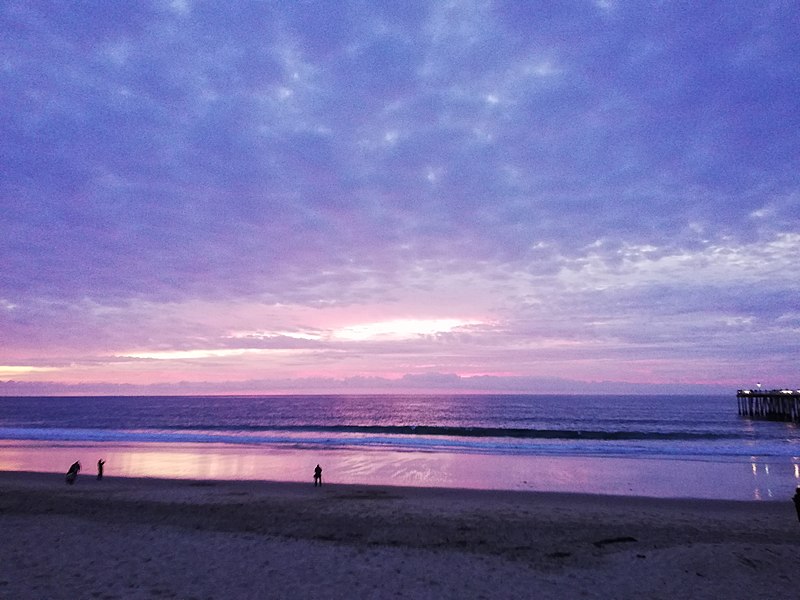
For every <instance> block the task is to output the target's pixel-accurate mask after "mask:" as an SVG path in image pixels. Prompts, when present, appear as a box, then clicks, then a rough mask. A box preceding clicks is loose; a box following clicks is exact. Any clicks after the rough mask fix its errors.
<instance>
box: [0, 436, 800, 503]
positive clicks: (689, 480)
mask: <svg viewBox="0 0 800 600" xmlns="http://www.w3.org/2000/svg"><path fill="white" fill-rule="evenodd" d="M100 458H102V459H104V460H106V466H105V472H106V475H108V476H121V477H154V478H162V479H198V480H209V481H211V480H214V481H216V480H220V481H224V480H227V481H238V480H247V481H251V480H252V481H262V480H269V481H287V482H290V481H293V482H305V481H308V482H310V481H311V479H312V473H313V469H314V466H315V465H316V464H318V463H319V464H321V465H322V468H323V470H324V477H325V478H326V479H329V480H330V481H331V482H334V481H335V482H337V483H344V484H357V485H364V484H378V485H389V486H410V487H425V488H427V487H431V488H458V489H484V490H519V491H532V492H576V493H589V494H601V495H618V496H643V497H658V498H676V497H678V498H708V499H728V500H760V501H767V502H774V501H783V500H785V499H788V498H790V497H791V496H792V495H793V493H794V490H795V487H796V486H797V485H798V484H800V465H798V462H797V459H795V458H784V457H763V458H762V457H751V458H749V459H747V460H745V459H743V458H742V459H739V460H731V459H730V458H729V457H725V458H724V459H715V458H714V457H707V456H704V457H702V458H701V459H698V458H697V457H681V456H671V457H650V456H643V457H618V456H559V455H535V456H531V455H503V454H499V455H485V454H471V453H453V452H410V451H402V452H400V451H392V450H382V449H371V450H364V451H353V450H336V449H328V450H312V449H292V448H276V447H260V446H247V445H230V444H208V443H206V444H189V443H184V444H177V443H172V444H158V443H136V444H131V443H128V442H124V443H113V442H58V443H53V442H45V443H43V442H39V441H26V440H0V470H3V471H32V472H42V473H65V472H66V470H67V468H68V467H69V465H70V464H72V463H73V462H74V461H75V460H80V461H81V462H82V465H83V474H84V475H89V474H91V473H94V472H95V463H96V461H97V460H98V459H100Z"/></svg>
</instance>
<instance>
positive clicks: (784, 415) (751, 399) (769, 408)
mask: <svg viewBox="0 0 800 600" xmlns="http://www.w3.org/2000/svg"><path fill="white" fill-rule="evenodd" d="M736 399H737V400H738V402H739V414H740V415H741V416H743V417H751V418H753V419H769V420H770V421H793V422H794V423H800V390H762V389H757V390H738V391H737V392H736Z"/></svg>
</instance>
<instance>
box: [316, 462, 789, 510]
mask: <svg viewBox="0 0 800 600" xmlns="http://www.w3.org/2000/svg"><path fill="white" fill-rule="evenodd" d="M317 484H319V485H322V467H320V466H319V465H317V467H316V468H315V469H314V487H317ZM798 510H800V509H798Z"/></svg>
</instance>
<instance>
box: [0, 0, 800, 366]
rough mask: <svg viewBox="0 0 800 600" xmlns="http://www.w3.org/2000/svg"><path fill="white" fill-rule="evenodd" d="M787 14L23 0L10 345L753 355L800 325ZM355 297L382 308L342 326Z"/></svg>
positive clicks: (11, 211) (8, 115)
mask: <svg viewBox="0 0 800 600" xmlns="http://www.w3.org/2000/svg"><path fill="white" fill-rule="evenodd" d="M797 17H798V14H797V9H796V8H795V7H792V6H788V5H786V4H785V3H780V2H776V3H766V4H765V3H762V4H760V5H759V7H743V6H737V8H736V9H735V10H722V9H719V8H713V7H711V8H708V7H703V6H692V7H687V6H684V5H660V6H658V7H649V6H644V5H637V4H633V5H630V4H621V3H616V2H595V3H584V4H580V3H573V4H558V5H552V4H548V3H529V2H515V1H500V0H498V1H492V2H489V1H487V2H480V3H474V2H448V3H436V2H430V3H425V2H422V3H414V4H413V6H412V5H409V4H407V3H393V2H386V3H383V2H378V3H369V4H368V5H366V4H363V3H360V2H346V3H335V4H332V3H321V2H319V3H318V2H311V3H296V4H292V5H287V6H284V5H280V6H279V5H273V4H269V3H255V4H230V5H226V6H224V7H219V6H213V7H212V6H210V5H207V4H205V3H193V2H153V3H136V4H114V5H109V4H105V3H85V4H81V5H80V6H50V7H48V8H47V10H45V9H44V8H42V7H39V6H36V5H31V4H27V3H22V2H12V3H8V4H6V5H5V6H4V7H3V8H2V9H0V29H2V31H3V32H4V34H5V35H4V36H3V41H2V42H0V44H1V45H0V48H2V55H3V62H2V64H0V83H1V84H2V85H0V89H2V92H0V100H2V102H0V122H2V123H3V131H4V135H3V139H2V140H0V160H2V164H3V165H4V171H3V176H2V178H1V179H0V204H1V205H2V208H3V219H2V220H0V257H2V271H3V280H2V284H0V299H2V301H1V302H0V328H2V331H3V335H4V338H5V339H4V345H5V350H3V354H4V355H5V360H7V361H8V360H10V359H12V358H13V359H14V361H17V362H20V363H25V362H26V360H27V359H31V358H36V359H43V358H45V357H53V358H54V359H55V358H58V360H68V357H69V356H70V355H74V356H76V357H97V356H98V355H102V356H115V355H119V354H121V353H124V352H167V353H170V352H190V351H197V350H201V349H204V348H205V349H211V350H213V349H215V348H218V349H231V346H230V344H231V339H230V333H231V332H232V331H285V332H289V331H307V330H309V329H308V328H309V327H311V329H313V330H314V331H319V332H321V335H325V334H327V335H330V332H332V331H334V330H336V328H337V327H339V328H340V330H343V329H342V328H348V327H349V328H351V330H354V328H359V327H361V328H363V327H366V326H367V324H369V323H378V322H400V321H402V320H413V319H416V320H418V321H425V320H436V319H456V320H464V321H469V320H470V319H480V320H482V321H483V322H491V323H493V324H494V326H493V327H492V328H490V329H489V330H486V331H469V332H461V333H462V334H463V335H462V337H460V338H458V339H461V340H462V341H463V340H467V339H469V340H472V341H473V342H474V341H475V340H480V342H479V343H480V344H487V346H486V347H491V348H497V349H498V353H499V349H503V353H502V355H503V358H502V360H499V359H497V357H496V356H495V355H493V354H492V355H490V356H487V357H485V358H484V359H482V358H481V357H480V356H479V353H477V352H475V353H474V354H473V350H474V348H469V351H467V349H464V350H463V352H465V353H467V354H469V355H470V359H469V360H467V359H462V362H461V363H459V365H458V367H459V369H469V372H471V373H472V372H478V371H481V369H482V367H481V362H482V360H483V361H484V362H486V369H484V370H491V369H496V368H498V365H499V364H501V363H502V362H503V361H506V362H510V363H512V364H514V363H517V362H518V363H519V364H524V365H526V368H528V369H533V370H536V369H537V368H538V367H537V366H536V364H535V360H534V359H532V358H531V356H536V353H535V352H534V351H533V350H532V349H533V348H535V347H536V346H537V345H538V344H542V343H543V340H550V341H552V340H583V341H584V342H585V343H584V344H583V346H582V349H581V350H580V351H578V350H577V349H576V348H575V347H573V348H572V349H571V350H570V352H574V353H575V354H574V356H576V357H580V356H586V357H589V356H594V357H595V358H596V359H598V360H600V359H601V358H602V354H601V353H606V354H610V355H613V356H615V357H618V360H623V358H624V357H626V356H628V357H635V356H636V354H635V353H637V352H646V353H648V355H650V354H652V355H654V356H656V355H658V356H663V357H665V358H669V359H670V360H677V359H678V356H679V355H680V353H681V352H682V353H684V354H685V355H690V354H691V355H693V356H696V354H702V355H704V356H707V357H708V359H709V361H713V360H717V361H718V362H719V364H722V365H734V366H728V367H726V368H727V369H728V370H729V371H735V370H736V369H739V368H741V366H742V364H743V359H742V358H741V357H740V356H739V355H740V354H741V351H740V350H739V349H738V348H739V347H738V346H737V343H736V341H735V340H736V337H737V336H745V335H755V332H756V331H759V330H760V331H768V332H770V335H774V336H776V337H777V338H779V339H781V340H784V342H782V343H781V344H779V346H778V347H779V348H781V349H784V348H785V347H788V346H790V345H791V344H792V343H796V341H797V328H796V325H793V324H792V323H794V322H793V321H791V319H789V320H787V317H786V315H788V314H790V313H791V311H790V310H789V308H788V307H787V306H786V300H785V298H788V297H791V294H793V293H795V292H796V284H794V283H793V282H794V281H797V280H798V279H797V275H798V274H797V273H796V269H797V268H796V266H795V262H796V261H795V260H794V257H795V256H796V253H797V250H798V240H797V231H798V224H800V203H799V202H798V197H797V189H798V183H800V181H798V177H800V176H798V172H797V169H796V168H795V167H796V158H797V156H798V151H800V148H798V143H797V136H796V135H794V132H795V131H796V130H798V128H800V127H799V126H800V121H799V120H800V116H798V115H800V110H798V109H800V106H798V98H800V80H798V78H797V77H796V52H795V51H794V48H795V47H794V40H795V37H796V32H795V31H794V29H793V28H792V23H794V22H796V20H797ZM756 288H759V289H760V290H762V291H761V293H758V294H754V293H752V290H754V289H756ZM715 299H716V300H715ZM201 306H202V307H205V309H206V312H205V313H203V312H202V311H200V312H197V309H198V307H201ZM243 307H246V309H244V308H243ZM253 307H260V308H259V309H258V310H256V309H255V308H253ZM276 307H278V308H276ZM280 307H283V308H280ZM358 309H362V310H366V311H369V312H371V313H373V314H370V315H366V316H365V318H363V319H360V320H359V319H356V318H350V319H349V320H348V319H346V322H336V323H326V322H325V320H326V319H336V318H339V317H341V316H342V313H340V312H337V311H340V310H352V311H354V312H357V310H358ZM238 310H246V311H247V312H248V316H247V317H240V316H237V315H236V312H237V311H238ZM183 311H187V312H183ZM259 311H260V314H261V315H262V316H263V321H262V320H259V319H258V318H256V317H255V316H254V315H255V314H256V313H258V312H259ZM309 311H311V313H313V312H314V311H317V316H318V318H313V319H312V321H314V322H313V324H311V325H310V323H311V321H304V319H306V318H308V315H309V314H311V313H310V312H309ZM292 314H294V316H292ZM297 315H303V316H302V317H299V316H297ZM272 319H275V320H276V321H275V322H272V321H271V320H272ZM644 324H647V326H645V325H644ZM698 331H702V332H704V335H706V336H709V337H712V338H713V339H714V342H713V343H711V344H708V343H706V344H705V345H701V344H700V343H699V342H698V340H697V335H696V332H698ZM467 333H468V335H467ZM648 335H649V336H650V337H649V343H647V340H648ZM526 336H527V337H526ZM291 339H294V341H293V342H292V341H291ZM598 340H599V341H600V342H601V343H600V345H599V346H595V344H596V343H598ZM397 341H399V342H402V340H397ZM251 342H252V343H253V344H255V343H256V341H255V340H251ZM301 342H302V343H308V342H309V340H304V341H302V340H301ZM301 342H298V340H297V339H296V338H292V336H290V335H284V336H279V337H278V338H277V339H273V340H272V341H268V340H267V339H261V340H260V341H259V342H258V343H261V344H267V343H273V344H276V343H280V344H287V345H288V344H291V343H294V344H297V343H301ZM548 343H549V342H548ZM545 345H546V344H545ZM465 348H466V347H465ZM520 348H522V350H521V349H520ZM591 348H595V350H594V351H592V350H590V349H591ZM600 348H602V350H601V349H600ZM354 352H356V356H358V352H360V350H354ZM407 352H408V349H407V348H406V347H404V348H403V350H402V352H401V354H403V355H406V353H407ZM428 352H429V351H425V352H422V353H421V354H420V357H419V360H418V363H419V364H430V362H431V361H430V360H429V359H430V355H429V353H428ZM506 352H507V353H506ZM515 352H519V353H521V354H519V355H516V354H515ZM565 352H566V351H565ZM592 352H594V353H593V354H592ZM526 353H527V354H526ZM587 353H588V354H587ZM388 354H391V351H390V350H387V356H388ZM774 354H775V356H774V357H773V359H774V360H779V359H778V358H777V354H778V352H777V351H776V352H775V353H774ZM336 355H337V356H346V355H347V351H346V350H344V349H342V348H337V349H336ZM540 358H541V357H540ZM337 360H339V359H337ZM353 360H354V362H356V363H358V365H357V367H355V366H354V367H353V368H355V369H357V370H358V372H359V373H366V372H369V369H368V367H367V366H366V365H365V363H362V362H360V359H356V358H354V359H353ZM576 360H577V358H576ZM11 362H13V361H11ZM34 362H35V361H34ZM78 362H80V361H78ZM342 362H343V363H346V362H347V361H346V360H344V361H342ZM389 362H390V361H389V360H388V358H387V359H386V361H385V363H382V366H383V368H387V369H389V368H391V369H392V373H400V374H402V373H405V372H413V367H414V364H406V363H398V364H397V365H395V367H393V368H392V367H390V366H389ZM734 363H735V364H734ZM578 364H579V363H577V362H576V363H575V365H578ZM780 364H781V365H784V364H785V363H784V361H780ZM489 365H491V369H490V366H489ZM439 366H441V367H442V369H443V370H444V371H446V372H449V369H448V365H444V364H442V365H439ZM254 368H255V367H254ZM309 368H310V367H309V366H308V365H307V364H306V363H303V365H302V367H298V369H299V370H298V373H305V372H306V369H309ZM343 368H344V367H342V369H343ZM559 368H561V367H559ZM575 368H576V372H577V371H580V369H584V370H586V369H589V370H586V371H585V372H586V373H587V377H588V376H589V374H590V372H591V368H590V367H587V366H585V365H583V364H581V366H580V367H578V366H576V367H575ZM721 368H722V367H721ZM785 368H787V369H792V367H791V366H786V367H785ZM407 369H408V370H407ZM459 369H454V370H455V371H458V372H459V373H461V372H466V371H461V370H459ZM286 370H287V372H289V371H290V368H289V367H288V366H287V367H286ZM793 372H796V368H795V370H794V371H793Z"/></svg>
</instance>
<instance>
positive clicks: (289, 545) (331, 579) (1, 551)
mask: <svg viewBox="0 0 800 600" xmlns="http://www.w3.org/2000/svg"><path fill="white" fill-rule="evenodd" d="M0 526H1V527H2V531H3V544H2V545H0V598H15V599H27V598H30V599H33V598H37V599H38V598H53V599H58V598H64V599H66V598H104V599H112V598H185V599H190V598H197V599H208V598H285V597H302V598H387V597H397V598H512V597H513V598H519V597H533V598H642V597H646V598H675V597H681V596H682V597H691V598H720V597H726V598H793V597H796V594H797V589H798V586H800V576H799V575H798V574H797V568H796V567H797V564H800V523H798V521H797V517H796V514H795V511H794V507H793V506H792V503H791V502H790V501H789V500H788V499H787V500H786V501H785V502H753V501H730V500H707V499H703V500H692V499H665V498H643V497H625V496H604V495H587V494H564V493H541V492H515V491H501V490H463V489H461V490H459V489H444V488H408V487H390V486H365V485H342V484H336V483H333V484H328V483H326V484H325V485H323V486H322V487H319V488H315V487H314V486H313V485H312V484H311V483H310V482H309V483H277V482H260V481H216V480H167V479H136V478H121V477H107V478H105V479H103V480H102V481H97V480H96V479H95V478H94V476H93V475H92V474H86V475H80V476H79V477H78V480H77V482H76V483H75V485H73V486H68V485H66V484H65V483H64V478H63V475H59V474H48V473H27V472H3V473H0Z"/></svg>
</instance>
